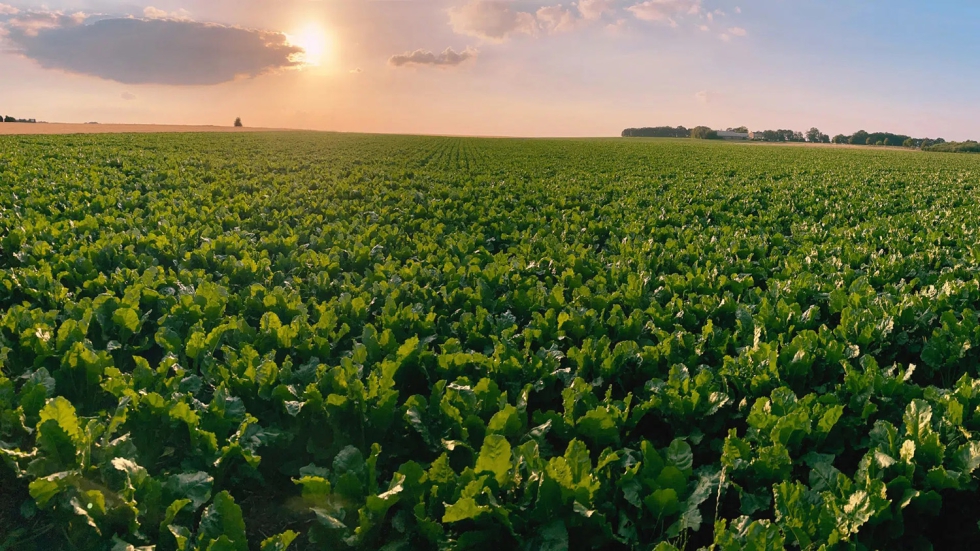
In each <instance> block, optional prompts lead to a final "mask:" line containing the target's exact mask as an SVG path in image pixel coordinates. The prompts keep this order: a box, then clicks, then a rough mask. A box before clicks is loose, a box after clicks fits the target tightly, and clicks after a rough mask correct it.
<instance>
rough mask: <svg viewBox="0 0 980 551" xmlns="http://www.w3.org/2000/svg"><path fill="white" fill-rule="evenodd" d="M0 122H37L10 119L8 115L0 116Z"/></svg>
mask: <svg viewBox="0 0 980 551" xmlns="http://www.w3.org/2000/svg"><path fill="white" fill-rule="evenodd" d="M0 122H37V121H36V120H34V119H18V118H14V117H11V116H10V115H7V116H0Z"/></svg>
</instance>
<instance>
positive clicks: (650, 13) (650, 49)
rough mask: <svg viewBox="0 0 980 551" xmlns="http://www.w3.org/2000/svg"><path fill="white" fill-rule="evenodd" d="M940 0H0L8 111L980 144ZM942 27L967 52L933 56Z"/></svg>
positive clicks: (424, 128) (974, 44)
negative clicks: (885, 136)
mask: <svg viewBox="0 0 980 551" xmlns="http://www.w3.org/2000/svg"><path fill="white" fill-rule="evenodd" d="M941 4H942V5H943V6H945V7H942V8H941V9H940V8H939V7H937V8H935V9H936V10H938V11H935V12H933V11H932V8H931V7H930V8H929V9H926V8H925V7H924V5H923V4H922V3H921V2H919V3H916V2H912V1H911V0H894V2H893V3H891V4H889V6H897V7H895V8H894V9H887V10H885V9H877V8H874V7H872V6H870V5H868V3H854V2H847V1H846V0H826V1H823V2H817V1H815V0H809V1H798V2H786V1H785V0H754V1H753V2H746V1H743V0H669V1H667V0H662V1H661V0H568V1H565V2H563V1H560V0H387V1H375V0H275V1H274V2H273V1H270V0H153V1H152V2H151V1H150V0H129V1H123V0H45V1H44V2H41V1H40V0H0V74H3V75H5V76H6V75H16V78H7V79H4V80H3V81H2V82H3V92H2V93H0V99H2V100H3V101H2V102H0V109H3V112H2V113H0V114H3V115H11V116H14V117H18V118H36V119H37V120H39V121H40V120H43V121H48V122H88V121H99V122H102V123H147V122H152V123H161V124H172V123H182V124H229V121H234V120H235V117H237V116H244V117H243V118H246V119H247V120H246V121H245V123H246V125H249V126H270V127H277V128H278V127H290V128H294V127H299V128H309V129H316V130H333V131H350V132H383V133H413V134H414V133H424V134H466V135H495V136H618V135H619V133H620V132H621V131H622V130H623V129H624V128H631V127H642V126H659V125H669V126H672V127H676V126H678V125H684V126H689V127H690V126H694V125H708V126H711V127H713V128H720V129H724V128H729V127H732V128H734V127H741V126H747V127H748V128H749V129H750V130H760V129H778V128H792V129H803V130H805V129H807V128H810V127H813V126H816V127H818V128H820V130H822V131H824V132H827V133H829V134H830V135H835V134H837V133H845V134H850V133H853V132H855V131H857V130H859V129H862V128H863V129H865V130H867V131H869V132H870V131H876V130H888V131H892V132H898V133H902V134H909V135H914V136H932V137H935V136H942V137H944V138H947V139H966V138H970V137H972V136H974V129H975V128H976V127H977V126H978V125H980V111H977V110H976V109H975V108H974V106H975V103H976V101H975V98H974V96H975V91H976V90H977V89H980V72H977V71H976V66H977V64H976V61H975V59H974V57H975V56H971V55H970V52H974V51H976V50H977V48H980V34H978V33H977V32H976V24H975V21H976V17H978V16H980V5H974V4H971V3H960V4H959V7H958V8H956V9H954V7H953V4H951V3H949V4H948V5H947V3H941ZM930 6H932V4H930ZM856 44H860V45H866V46H867V47H865V46H860V47H856V46H854V45H856ZM938 44H941V45H942V49H943V50H944V51H945V52H949V53H948V54H944V55H942V56H939V55H938V54H935V55H934V54H932V53H931V52H933V50H935V49H936V48H937V45H938ZM300 50H301V51H300ZM294 69H299V70H294ZM246 114H247V116H245V115H246Z"/></svg>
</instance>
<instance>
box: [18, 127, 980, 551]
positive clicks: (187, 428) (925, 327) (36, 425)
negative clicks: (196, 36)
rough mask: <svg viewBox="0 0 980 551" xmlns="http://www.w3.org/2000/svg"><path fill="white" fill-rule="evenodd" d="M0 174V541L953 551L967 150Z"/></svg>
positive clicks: (969, 494)
mask: <svg viewBox="0 0 980 551" xmlns="http://www.w3.org/2000/svg"><path fill="white" fill-rule="evenodd" d="M38 126H39V127H40V126H41V125H38ZM2 127H3V126H2V125H0V128H2ZM0 182H2V184H3V189H4V193H2V194H0V312H2V314H0V458H2V459H3V461H2V462H0V488H2V491H0V549H18V550H28V551H30V550H40V549H44V550H47V549H72V548H75V549H132V547H127V546H129V545H131V546H136V547H137V548H138V547H139V546H150V545H156V546H157V547H156V549H157V550H159V551H166V550H174V549H197V550H202V551H207V550H210V551H220V550H236V551H247V550H249V549H252V550H255V549H261V550H263V551H273V550H280V551H281V550H283V549H285V548H286V547H287V546H289V548H290V549H292V550H308V549H309V550H312V549H358V550H377V549H384V550H387V551H392V550H409V549H431V550H441V549H501V550H502V549H519V550H528V551H530V550H539V549H550V550H559V549H623V550H627V549H643V550H648V549H656V550H658V551H668V550H671V549H682V548H686V549H698V548H708V547H709V546H712V545H714V546H715V547H713V548H714V549H721V550H737V549H782V548H784V547H798V548H802V549H817V548H819V547H820V546H821V545H827V546H828V547H827V548H834V549H836V548H842V549H905V548H929V547H934V548H936V549H973V548H978V546H980V528H978V521H980V508H978V507H977V506H976V496H977V492H978V491H980V483H978V480H977V476H976V475H977V474H978V473H980V471H978V470H977V469H978V467H980V373H978V366H980V319H978V314H977V312H978V311H980V233H978V232H980V217H978V216H977V213H978V212H980V164H977V162H975V161H974V158H973V157H969V156H956V155H947V154H938V153H937V154H928V155H926V154H923V155H912V154H907V153H905V152H896V151H892V150H889V149H882V148H870V149H856V148H834V147H821V148H800V147H767V146H752V147H744V146H742V145H738V144H726V143H708V142H701V141H693V140H672V141H660V140H618V139H616V140H612V139H608V140H517V139H494V140H490V139H477V138H435V137H432V138H429V137H403V136H391V137H383V136H365V135H331V134H313V133H280V134H241V135H204V134H181V135H157V134H154V135H126V136H122V135H98V136H8V137H3V138H0ZM290 544H291V545H290Z"/></svg>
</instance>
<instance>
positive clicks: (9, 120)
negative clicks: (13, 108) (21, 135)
mask: <svg viewBox="0 0 980 551" xmlns="http://www.w3.org/2000/svg"><path fill="white" fill-rule="evenodd" d="M3 122H17V119H15V118H13V117H11V116H10V115H7V116H6V117H4V118H3Z"/></svg>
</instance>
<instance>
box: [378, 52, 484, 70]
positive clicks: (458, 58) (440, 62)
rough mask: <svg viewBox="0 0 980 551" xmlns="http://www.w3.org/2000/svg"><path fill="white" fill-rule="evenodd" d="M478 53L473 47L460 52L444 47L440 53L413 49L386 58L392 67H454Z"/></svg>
mask: <svg viewBox="0 0 980 551" xmlns="http://www.w3.org/2000/svg"><path fill="white" fill-rule="evenodd" d="M478 53H479V52H478V51H477V50H474V49H473V48H466V49H465V50H463V51H461V52H457V51H455V50H453V49H452V48H446V49H445V50H444V51H443V52H442V53H441V54H434V53H432V52H430V51H428V50H415V51H414V52H406V53H404V54H398V55H393V56H391V57H390V58H388V64H389V65H392V66H394V67H403V66H406V65H428V66H431V67H455V66H456V65H459V64H460V63H463V62H464V61H466V60H468V59H474V58H476V56H477V54H478Z"/></svg>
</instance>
